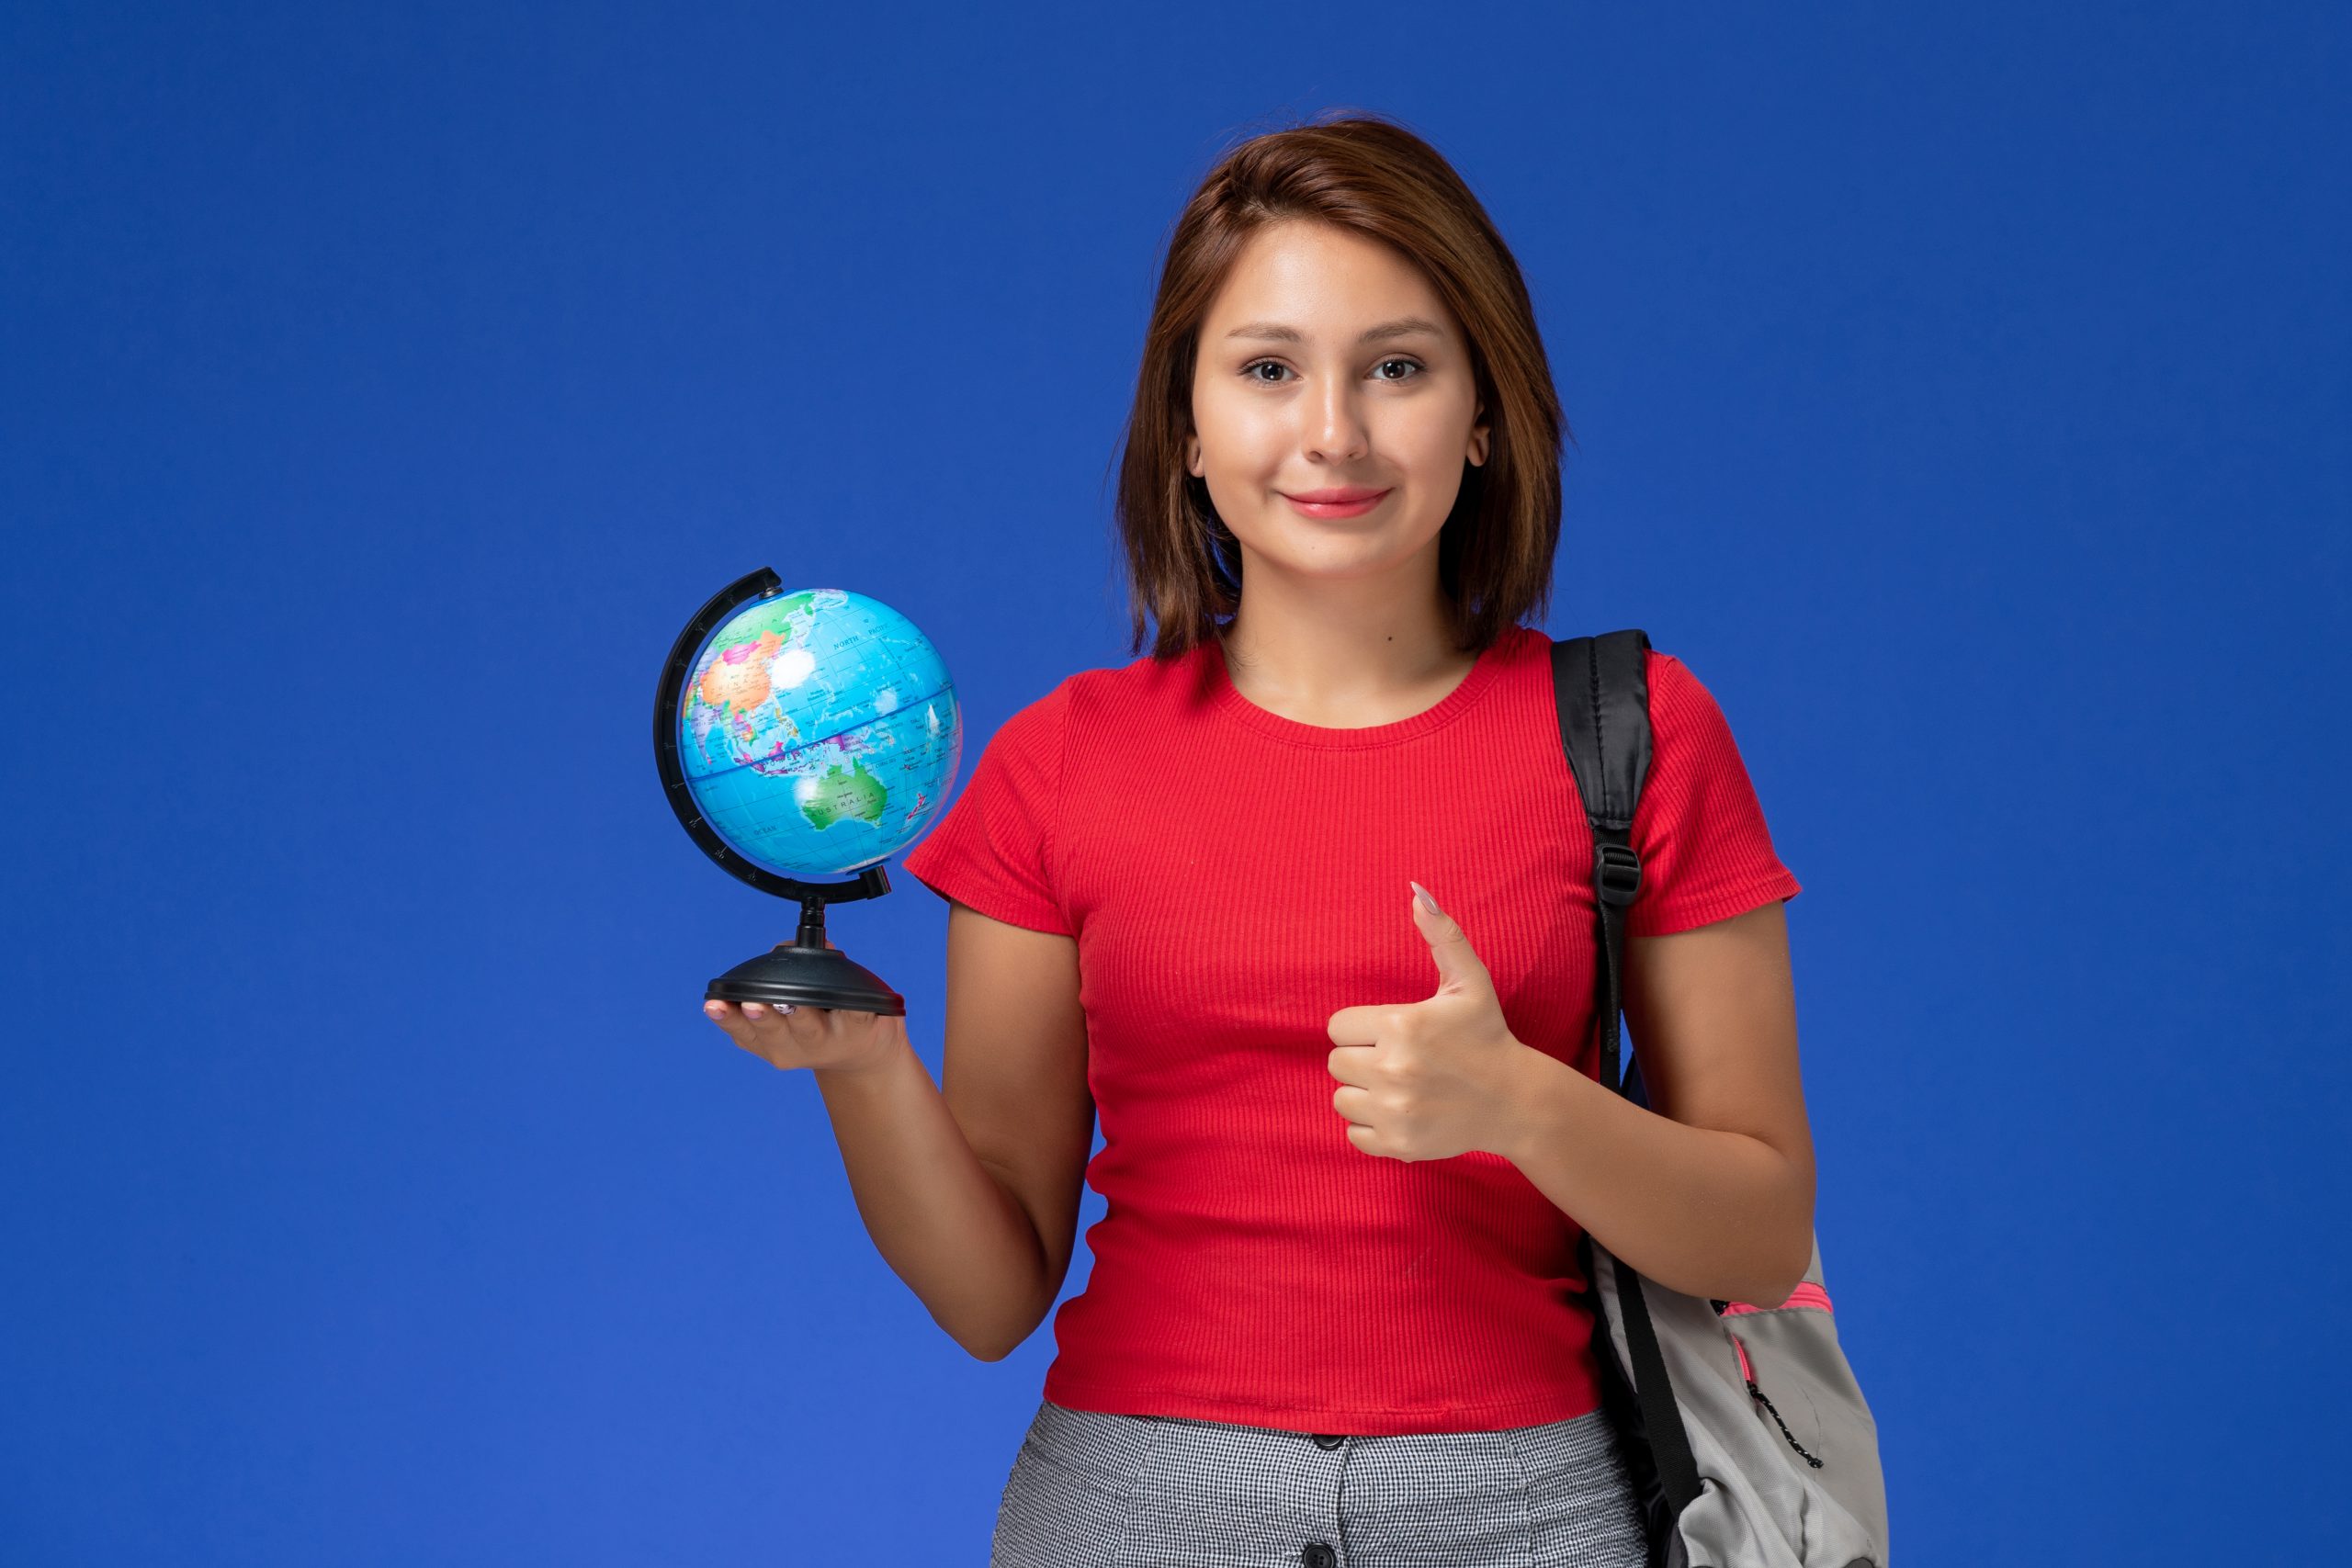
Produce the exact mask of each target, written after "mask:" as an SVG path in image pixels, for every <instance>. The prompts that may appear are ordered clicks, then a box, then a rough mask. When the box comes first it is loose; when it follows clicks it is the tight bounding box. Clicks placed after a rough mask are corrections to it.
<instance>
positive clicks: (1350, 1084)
mask: <svg viewBox="0 0 2352 1568" xmlns="http://www.w3.org/2000/svg"><path fill="white" fill-rule="evenodd" d="M1411 886H1412V889H1413V904H1412V911H1413V913H1412V919H1413V923H1414V925H1415V926H1416V927H1417V928H1419V931H1420V933H1421V935H1422V936H1423V937H1424V938H1426V939H1427V940H1428V942H1429V944H1430V957H1431V958H1432V959H1434V960H1435V961H1436V963H1437V975H1438V983H1437V990H1436V991H1435V993H1433V994H1432V995H1431V996H1430V998H1429V999H1428V1000H1427V1001H1420V1002H1395V1003H1390V1004H1387V1005H1385V1006H1369V1007H1351V1008H1341V1009H1340V1010H1339V1011H1337V1012H1335V1013H1333V1014H1332V1015H1331V1019H1330V1022H1329V1025H1328V1026H1327V1027H1328V1031H1329V1034H1330V1036H1331V1040H1332V1043H1333V1046H1334V1049H1333V1050H1332V1052H1331V1055H1330V1059H1329V1061H1330V1069H1331V1076H1332V1077H1335V1078H1337V1079H1339V1080H1340V1088H1338V1089H1334V1090H1332V1091H1331V1108H1332V1109H1333V1110H1335V1111H1338V1112H1339V1113H1340V1115H1341V1116H1344V1117H1346V1118H1347V1121H1348V1134H1347V1135H1348V1142H1350V1143H1351V1144H1353V1145H1355V1146H1356V1147H1357V1148H1360V1149H1362V1150H1363V1152H1364V1153H1366V1154H1368V1155H1384V1156H1387V1157H1388V1158H1390V1159H1401V1160H1406V1161H1408V1162H1409V1161H1412V1160H1423V1159H1448V1158H1451V1157H1452V1156H1455V1155H1458V1154H1464V1153H1466V1152H1468V1151H1469V1150H1472V1149H1484V1150H1489V1151H1493V1152H1500V1151H1499V1149H1498V1145H1500V1144H1502V1143H1505V1142H1506V1141H1508V1140H1507V1137H1506V1133H1505V1129H1506V1126H1507V1123H1508V1119H1509V1117H1510V1108H1511V1094H1510V1086H1511V1083H1512V1079H1513V1076H1514V1074H1515V1072H1516V1070H1517V1068H1518V1067H1519V1066H1520V1061H1521V1053H1524V1052H1527V1051H1531V1050H1532V1049H1533V1047H1532V1046H1530V1045H1528V1044H1526V1043H1523V1042H1521V1040H1520V1039H1518V1038H1517V1037H1516V1036H1515V1035H1513V1034H1512V1033H1511V1032H1510V1025H1509V1024H1508V1023H1506V1022H1504V1021H1503V1009H1502V1003H1501V1002H1500V1001H1499V1000H1498V998H1496V996H1495V983H1494V979H1493V977H1492V976H1489V975H1488V974H1487V966H1486V965H1485V964H1482V963H1480V962H1479V960H1478V955H1477V954H1476V953H1473V952H1472V951H1470V939H1469V938H1467V937H1465V936H1464V935H1463V934H1462V928H1461V927H1460V926H1458V925H1456V924H1454V922H1453V918H1452V917H1450V916H1448V915H1447V914H1446V913H1445V912H1444V911H1443V910H1442V909H1440V908H1438V907H1437V902H1436V900H1435V899H1433V898H1431V897H1430V895H1429V890H1428V889H1427V888H1425V887H1423V886H1421V885H1420V884H1419V883H1418V882H1416V883H1413V884H1411Z"/></svg>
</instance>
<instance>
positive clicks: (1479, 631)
mask: <svg viewBox="0 0 2352 1568" xmlns="http://www.w3.org/2000/svg"><path fill="white" fill-rule="evenodd" d="M1284 219H1309V220H1316V221H1318V222H1323V223H1329V224H1332V225H1334V226H1337V227H1339V228H1342V229H1347V230H1351V231H1353V232H1355V233H1358V234H1361V235H1363V236H1364V237H1366V238H1368V239H1373V240H1378V241H1381V242H1383V243H1386V244H1388V245H1390V246H1393V247H1394V248H1396V249H1397V250H1398V251H1400V252H1402V253H1403V254H1405V256H1406V257H1407V258H1408V259H1409V260H1411V261H1412V262H1414V263H1415V264H1417V265H1419V267H1420V268H1421V270H1422V272H1424V273H1425V274H1427V275H1428V276H1429V279H1430V283H1431V284H1432V285H1433V286H1434V287H1435V288H1436V290H1437V293H1438V296H1439V297H1440V298H1441V299H1443V300H1444V301H1445V303H1446V305H1447V306H1448V308H1450V309H1451V310H1453V314H1454V317H1455V319H1456V320H1457V321H1460V322H1461V323H1462V328H1463V331H1464V333H1465V334H1466V335H1467V337H1468V338H1469V349H1470V362H1471V366H1472V367H1473V373H1474V374H1475V376H1476V380H1477V388H1478V396H1479V398H1480V399H1481V400H1484V401H1485V403H1486V415H1485V417H1486V419H1487V422H1488V423H1489V426H1490V429H1491V438H1490V440H1489V441H1488V444H1487V460H1486V462H1485V464H1484V465H1473V464H1470V463H1468V462H1466V461H1465V462H1464V465H1463V472H1462V493H1461V495H1460V496H1459V497H1458V498H1457V499H1456V500H1455V502H1454V506H1453V512H1452V513H1449V514H1448V515H1447V517H1446V520H1445V525H1444V529H1443V531H1442V534H1441V535H1440V536H1439V543H1438V579H1439V584H1440V587H1441V588H1442V590H1443V592H1444V593H1445V596H1446V598H1447V600H1448V601H1449V602H1450V603H1451V604H1452V605H1453V633H1454V640H1455V646H1456V648H1457V649H1459V650H1461V651H1464V652H1484V651H1485V650H1486V649H1487V648H1489V647H1491V646H1492V645H1493V644H1494V642H1495V641H1496V639H1497V638H1498V637H1500V636H1501V635H1502V631H1503V628H1504V627H1506V626H1512V625H1516V624H1517V623H1518V622H1519V621H1520V620H1521V618H1522V617H1523V616H1524V615H1526V614H1527V613H1528V611H1529V610H1531V609H1533V610H1535V611H1537V612H1538V613H1539V614H1540V613H1541V612H1542V611H1543V610H1544V608H1545V607H1546V606H1547V605H1548V604H1549V603H1550V599H1551V590H1552V555H1553V551H1554V549H1555V547H1556V546H1557V545H1558V543H1559V536H1560V442H1561V438H1562V437H1563V435H1567V437H1568V439H1570V440H1573V439H1574V436H1573V435H1572V434H1568V432H1567V425H1566V420H1565V419H1564V418H1563V417H1562V415H1561V412H1560V400H1559V394H1558V392H1557V391H1555V389H1554V388H1553V385H1552V372H1551V367H1550V365H1549V363H1548V362H1547V361H1546V359H1545V358H1544V343H1543V339H1542V336H1541V335H1540V334H1539V333H1538V332H1537V331H1536V326H1535V311H1534V308H1533V306H1532V303H1531V302H1530V300H1529V299H1528V294H1527V285H1526V282H1525V280H1524V279H1522V278H1521V276H1520V270H1519V263H1518V262H1517V261H1516V260H1515V259H1514V258H1513V257H1512V255H1511V254H1510V247H1508V246H1507V245H1505V244H1504V243H1503V238H1502V235H1501V234H1500V233H1499V232H1498V231H1497V230H1496V228H1495V226H1494V223H1493V221H1492V220H1489V219H1488V218H1487V211H1486V209H1485V208H1484V207H1482V206H1480V205H1479V202H1478V198H1477V197H1475V196H1473V195H1472V194H1471V193H1470V187H1469V186H1466V185H1464V183H1463V180H1462V176H1461V175H1458V174H1456V173H1455V172H1454V170H1453V165H1452V164H1448V163H1447V162H1446V161H1445V159H1444V157H1443V156H1442V154H1441V153H1439V152H1438V151H1437V150H1436V149H1435V148H1433V147H1431V146H1430V144H1429V143H1428V142H1427V141H1423V140H1422V139H1421V138H1420V137H1419V136H1417V135H1415V134H1414V133H1413V132H1412V131H1410V130H1406V129H1405V128H1404V127H1403V126H1402V125H1400V124H1398V123H1397V122H1396V121H1395V120H1393V119H1390V118H1387V117H1385V116H1382V115H1378V114H1374V113H1370V112H1366V111H1354V112H1347V113H1340V114H1337V115H1333V116H1327V117H1323V118H1317V119H1316V120H1314V121H1312V122H1310V123H1307V124H1305V125H1299V126H1294V127H1290V128H1287V129H1284V130H1273V131H1268V132H1265V133H1263V134H1261V135H1258V136H1253V137H1251V138H1250V139H1249V140H1247V141H1242V142H1241V143H1239V144H1238V145H1237V146H1234V147H1232V148H1231V149H1230V150H1228V151H1227V152H1226V153H1225V154H1224V156H1223V157H1221V158H1220V159H1219V160H1218V162H1217V164H1216V167H1214V168H1212V169H1211V170H1210V171H1209V172H1208V174H1207V175H1206V176H1205V177H1204V179H1203V180H1202V181H1201V184H1200V186H1199V188H1198V189H1197V190H1195V191H1194V192H1193V197H1192V199H1191V200H1190V201H1188V202H1187V203H1185V205H1184V210H1183V211H1182V214H1181V215H1179V217H1178V218H1177V220H1176V224H1175V227H1174V229H1173V231H1171V232H1170V239H1169V243H1168V257H1167V261H1166V262H1165V264H1164V265H1162V267H1161V270H1160V275H1159V292H1158V294H1157V295H1156V297H1155V298H1154V299H1153V300H1152V307H1151V321H1150V325H1149V326H1148V328H1147V329H1146V331H1145V333H1144V347H1143V363H1142V366H1141V367H1140V369H1139V370H1138V371H1137V373H1136V400H1135V407H1134V409H1133V411H1132V412H1130V414H1129V415H1128V419H1127V428H1126V434H1125V450H1124V453H1123V454H1122V456H1121V457H1120V459H1119V485H1118V497H1117V500H1116V502H1114V508H1113V511H1114V518H1115V522H1116V526H1117V529H1118V532H1119V535H1120V536H1121V539H1122V542H1123V543H1124V545H1125V557H1126V567H1127V585H1128V601H1127V604H1128V613H1129V616H1130V619H1131V621H1132V623H1133V637H1132V639H1131V642H1130V645H1129V651H1130V652H1131V653H1132V652H1135V651H1137V650H1139V649H1141V648H1142V647H1143V644H1144V639H1145V635H1146V629H1147V626H1148V622H1150V621H1156V622H1157V623H1158V624H1159V631H1158V635H1157V636H1156V637H1155V638H1154V639H1153V647H1152V656H1153V657H1154V658H1157V659H1168V658H1172V657H1174V656H1176V655H1178V654H1181V653H1182V652H1184V651H1185V650H1186V649H1191V648H1193V647H1195V646H1197V645H1198V644H1200V643H1201V642H1204V641H1205V640H1208V639H1210V638H1212V637H1215V636H1216V631H1217V628H1218V626H1220V624H1222V623H1223V622H1225V621H1226V620H1227V619H1228V618H1229V617H1230V616H1231V615H1233V612H1234V610H1235V609H1236V608H1237V607H1238V604H1239V602H1240V592H1241V553H1240V546H1239V544H1238V541H1236V540H1235V538H1234V536H1233V532H1232V530H1231V529H1229V528H1227V526H1226V525H1225V522H1224V520H1223V519H1222V518H1220V517H1218V516H1217V514H1216V507H1215V506H1214V505H1212V504H1211V503H1210V501H1209V494H1208V486H1207V484H1206V482H1205V481H1204V480H1202V479H1196V478H1194V477H1193V475H1192V473H1190V472H1189V471H1188V470H1187V468H1186V466H1185V462H1184V446H1185V442H1186V440H1187V439H1188V438H1189V437H1190V436H1191V435H1192V434H1193V412H1192V408H1193V363H1194V358H1195V355H1197V353H1198V351H1199V344H1200V328H1201V322H1202V321H1203V319H1204V317H1205V316H1206V315H1207V313H1208V307H1209V302H1210V301H1211V300H1212V299H1215V298H1216V292H1217V290H1218V288H1220V287H1222V286H1223V284H1224V281H1225V278H1226V275H1227V272H1229V271H1230V270H1231V268H1232V266H1233V264H1234V260H1235V258H1236V257H1237V256H1238V254H1240V251H1241V248H1242V246H1243V244H1244V243H1246V242H1247V241H1248V240H1249V238H1250V235H1251V234H1252V233H1254V232H1255V231H1257V230H1259V229H1260V228H1261V227H1263V226H1264V225H1266V224H1268V223H1273V222H1279V221H1281V220H1284Z"/></svg>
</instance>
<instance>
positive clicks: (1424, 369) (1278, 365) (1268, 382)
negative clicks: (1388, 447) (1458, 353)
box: [1241, 354, 1429, 387]
mask: <svg viewBox="0 0 2352 1568" xmlns="http://www.w3.org/2000/svg"><path fill="white" fill-rule="evenodd" d="M1391 365H1407V366H1410V367H1412V370H1413V373H1414V375H1426V374H1428V372H1429V367H1428V366H1426V365H1424V364H1422V363H1421V362H1420V361H1419V360H1418V359H1414V358H1410V357H1408V356H1407V355H1401V354H1400V355H1392V356H1390V357H1389V358H1386V359H1384V360H1382V361H1381V362H1380V363H1379V364H1378V365H1377V366H1375V367H1374V369H1377V370H1385V369H1386V368H1388V367H1390V366H1391ZM1269 368H1270V369H1274V370H1288V369H1289V368H1290V367H1289V366H1287V365H1284V364H1283V362H1282V361H1281V360H1279V359H1253V360H1251V361H1250V363H1249V364H1247V365H1245V366H1243V367H1241V374H1242V376H1243V377H1244V378H1247V379H1249V380H1252V381H1255V382H1257V383H1258V384H1259V385H1261V386H1265V387H1274V386H1280V385H1281V384H1282V383H1281V378H1279V377H1275V378H1267V377H1264V376H1261V375H1259V374H1258V373H1257V372H1258V371H1260V370H1261V369H1269ZM1373 379H1374V380H1376V381H1409V380H1412V379H1413V376H1412V375H1408V376H1375V377H1374V378H1373Z"/></svg>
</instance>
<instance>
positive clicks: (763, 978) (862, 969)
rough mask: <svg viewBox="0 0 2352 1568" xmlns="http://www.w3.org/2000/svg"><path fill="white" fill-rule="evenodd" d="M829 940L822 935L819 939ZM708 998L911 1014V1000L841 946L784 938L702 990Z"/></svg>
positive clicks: (771, 1004)
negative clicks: (810, 943) (804, 942)
mask: <svg viewBox="0 0 2352 1568" xmlns="http://www.w3.org/2000/svg"><path fill="white" fill-rule="evenodd" d="M817 940H818V941H819V942H823V941H824V940H825V939H824V937H823V936H822V935H821V934H820V936H819V937H818V939H817ZM703 999H704V1000H706V1001H723V1002H763V1003H765V1004H767V1005H768V1006H770V1007H777V1006H786V1005H789V1006H792V1007H797V1008H801V1007H807V1008H833V1009H836V1010H839V1011H842V1012H872V1013H881V1014H884V1015H886V1016H888V1017H891V1018H901V1017H904V1016H905V1015H906V1010H907V999H906V998H904V997H902V996H900V995H899V993H898V992H896V991H894V990H892V989H891V988H890V987H888V985H886V984H885V983H884V982H883V979H882V977H881V976H879V975H876V974H875V973H874V971H873V970H871V969H868V968H867V967H866V966H865V964H859V963H857V962H855V961H854V960H853V959H851V958H850V956H849V955H848V954H847V953H843V952H842V950H841V949H840V948H838V947H822V946H820V947H804V946H802V945H801V944H800V943H798V942H778V943H776V944H775V947H773V948H771V949H770V950H769V951H767V952H765V953H761V954H760V955H759V956H758V957H757V958H748V959H745V960H744V961H743V962H742V963H741V964H737V965H735V967H734V968H732V969H729V971H727V973H726V974H724V975H721V976H719V977H718V979H716V980H713V981H712V982H711V983H710V984H709V985H708V986H707V987H705V988H704V990H703Z"/></svg>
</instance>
